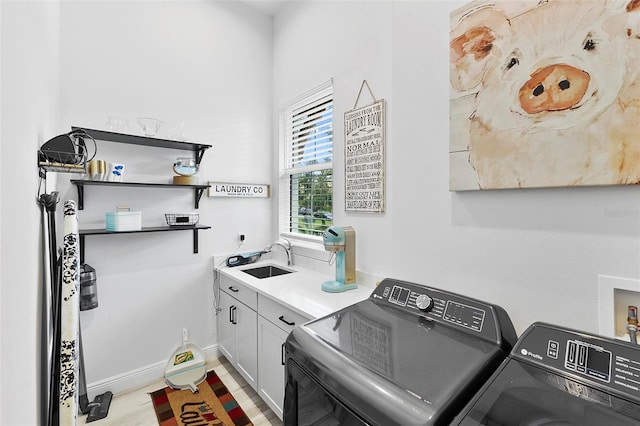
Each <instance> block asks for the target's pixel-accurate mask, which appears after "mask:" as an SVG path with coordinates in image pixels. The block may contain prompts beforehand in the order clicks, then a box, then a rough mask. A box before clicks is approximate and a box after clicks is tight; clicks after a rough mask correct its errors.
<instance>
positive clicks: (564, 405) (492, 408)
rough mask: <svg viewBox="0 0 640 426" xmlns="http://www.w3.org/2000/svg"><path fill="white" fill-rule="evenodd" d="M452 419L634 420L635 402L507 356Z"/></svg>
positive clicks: (590, 423) (523, 425)
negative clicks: (498, 369) (506, 360)
mask: <svg viewBox="0 0 640 426" xmlns="http://www.w3.org/2000/svg"><path fill="white" fill-rule="evenodd" d="M463 413H465V414H464V415H463V417H462V418H461V419H459V421H458V422H456V423H455V424H459V425H464V426H476V425H496V426H497V425H510V426H567V425H576V426H578V425H579V426H602V425H608V426H614V425H629V426H631V425H637V424H639V422H640V406H638V405H637V404H635V403H632V402H629V401H627V400H624V399H622V398H618V397H616V396H613V395H611V394H608V393H605V392H603V391H601V390H599V389H596V388H593V387H590V386H587V385H585V384H583V383H580V382H577V381H574V380H571V379H569V378H566V377H563V376H559V375H557V374H554V373H551V372H548V371H545V370H542V369H540V368H537V367H533V366H530V365H528V364H523V363H520V362H517V361H514V360H509V361H508V362H507V364H506V366H505V367H504V369H502V370H500V372H499V373H497V374H496V375H495V376H494V377H493V379H492V380H491V381H490V384H489V385H488V386H487V387H486V388H484V390H483V391H482V393H481V395H480V396H479V397H477V398H475V399H474V400H473V401H472V402H471V403H470V405H469V406H468V407H467V408H466V409H465V410H464V411H463Z"/></svg>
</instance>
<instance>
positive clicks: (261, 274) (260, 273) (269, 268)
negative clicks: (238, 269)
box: [242, 265, 295, 279]
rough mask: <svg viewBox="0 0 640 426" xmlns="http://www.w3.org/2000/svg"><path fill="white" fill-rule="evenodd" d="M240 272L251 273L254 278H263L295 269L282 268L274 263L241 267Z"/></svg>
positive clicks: (287, 272)
mask: <svg viewBox="0 0 640 426" xmlns="http://www.w3.org/2000/svg"><path fill="white" fill-rule="evenodd" d="M242 272H244V273H246V274H249V275H252V276H254V277H256V278H260V279H263V278H271V277H277V276H278V275H285V274H290V273H292V272H295V271H289V270H287V269H282V268H279V267H277V266H275V265H265V266H258V267H257V268H251V269H243V270H242Z"/></svg>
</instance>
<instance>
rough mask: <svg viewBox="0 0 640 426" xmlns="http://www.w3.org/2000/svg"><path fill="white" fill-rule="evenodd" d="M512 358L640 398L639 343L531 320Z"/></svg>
mask: <svg viewBox="0 0 640 426" xmlns="http://www.w3.org/2000/svg"><path fill="white" fill-rule="evenodd" d="M510 356H511V357H512V358H518V359H520V360H523V361H526V362H529V363H535V364H540V365H543V366H545V367H547V368H551V369H554V370H556V371H558V372H560V373H561V374H565V375H567V374H568V375H570V376H573V377H575V378H578V377H579V378H582V379H585V380H588V381H590V382H591V383H594V384H595V385H596V386H606V387H608V388H610V389H615V390H616V391H617V392H619V393H624V394H627V395H631V396H632V397H633V398H635V399H636V400H638V401H640V346H639V345H631V344H629V343H625V342H621V341H617V340H615V339H610V338H606V337H602V336H597V335H594V334H589V333H586V332H583V331H575V330H571V329H565V328H561V327H558V326H555V325H551V324H545V323H534V324H533V325H531V326H530V327H529V328H528V329H527V330H526V331H525V332H524V333H523V334H522V336H521V337H520V339H519V340H518V343H517V345H516V346H515V347H514V348H513V351H512V352H511V355H510Z"/></svg>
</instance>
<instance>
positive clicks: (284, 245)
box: [263, 238, 293, 266]
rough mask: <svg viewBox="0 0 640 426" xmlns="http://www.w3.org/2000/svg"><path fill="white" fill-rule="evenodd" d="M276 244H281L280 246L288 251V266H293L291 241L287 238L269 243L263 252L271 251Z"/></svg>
mask: <svg viewBox="0 0 640 426" xmlns="http://www.w3.org/2000/svg"><path fill="white" fill-rule="evenodd" d="M274 246H280V247H282V248H283V249H284V251H285V253H287V265H288V266H293V253H292V247H291V241H289V240H287V239H286V238H283V239H282V241H280V240H278V241H276V242H275V243H271V244H269V245H268V246H267V247H266V248H265V249H264V250H263V252H265V253H270V252H271V249H272V248H273V247H274Z"/></svg>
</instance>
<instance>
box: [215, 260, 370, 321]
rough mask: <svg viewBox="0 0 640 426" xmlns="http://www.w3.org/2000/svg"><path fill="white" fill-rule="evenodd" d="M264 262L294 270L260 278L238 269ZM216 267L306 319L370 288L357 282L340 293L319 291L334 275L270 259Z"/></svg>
mask: <svg viewBox="0 0 640 426" xmlns="http://www.w3.org/2000/svg"><path fill="white" fill-rule="evenodd" d="M265 265H276V266H278V267H279V268H282V269H288V270H291V271H295V272H292V273H290V274H284V275H279V276H276V277H270V278H262V279H260V278H255V277H253V276H251V275H249V274H247V273H245V272H242V270H243V269H251V268H256V267H259V266H265ZM219 271H220V273H221V274H222V275H225V276H227V277H229V278H233V279H234V280H236V281H239V282H241V283H243V284H245V285H246V286H248V287H250V288H252V289H254V290H256V291H257V292H258V293H260V294H263V295H265V296H266V297H269V298H271V299H273V300H275V301H276V302H279V303H281V304H283V305H285V306H286V307H288V308H290V309H292V310H294V311H295V312H297V313H299V314H300V315H303V316H305V317H307V318H310V319H315V318H320V317H323V316H325V315H327V314H330V313H331V312H335V311H337V310H340V309H342V308H344V307H346V306H349V305H352V304H354V303H356V302H360V301H361V300H364V299H367V298H368V297H369V296H370V295H371V292H372V291H373V287H371V286H365V285H358V287H357V288H355V289H353V290H347V291H344V292H342V293H327V292H325V291H322V288H321V286H322V283H323V282H324V281H333V280H334V279H335V277H334V276H332V275H326V274H323V273H320V272H316V271H313V270H311V269H307V268H303V267H299V266H295V265H294V266H287V265H286V263H283V262H280V261H278V260H274V259H268V260H261V261H259V262H256V263H252V264H250V265H243V266H236V267H233V268H230V267H227V266H224V267H221V268H219Z"/></svg>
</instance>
